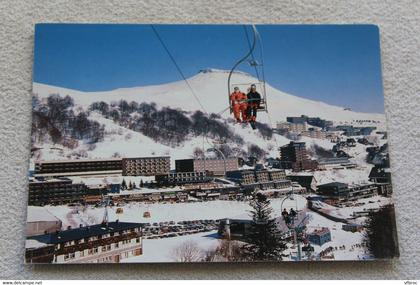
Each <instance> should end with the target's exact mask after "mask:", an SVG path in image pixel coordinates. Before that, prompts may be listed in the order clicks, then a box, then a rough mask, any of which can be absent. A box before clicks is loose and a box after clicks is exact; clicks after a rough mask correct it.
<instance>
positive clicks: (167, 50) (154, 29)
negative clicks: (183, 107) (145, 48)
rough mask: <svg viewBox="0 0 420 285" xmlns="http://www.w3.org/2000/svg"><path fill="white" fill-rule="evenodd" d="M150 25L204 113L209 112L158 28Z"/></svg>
mask: <svg viewBox="0 0 420 285" xmlns="http://www.w3.org/2000/svg"><path fill="white" fill-rule="evenodd" d="M150 27H151V28H152V30H153V32H154V33H155V35H156V37H157V39H158V40H159V42H160V43H161V45H162V47H163V48H164V49H165V51H166V53H167V54H168V56H169V58H170V59H171V61H172V63H173V64H174V65H175V67H176V69H177V71H178V72H179V74H180V75H181V77H182V79H184V81H185V84H186V85H187V86H188V88H189V89H190V91H191V94H192V95H193V96H194V98H195V100H196V101H197V103H198V104H199V105H200V107H201V109H203V111H204V113H206V114H207V111H206V108H204V106H203V104H202V103H201V101H200V98H198V96H197V94H196V93H195V92H194V89H193V88H192V87H191V85H190V83H189V82H188V80H187V78H186V77H185V75H184V73H183V72H182V70H181V68H180V67H179V65H178V63H177V62H176V60H175V58H174V57H173V56H172V54H171V52H170V51H169V49H168V47H167V46H166V44H165V42H164V41H163V39H162V38H161V37H160V35H159V33H158V31H157V30H156V28H155V27H154V26H153V25H150Z"/></svg>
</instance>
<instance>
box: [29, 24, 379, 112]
mask: <svg viewBox="0 0 420 285" xmlns="http://www.w3.org/2000/svg"><path fill="white" fill-rule="evenodd" d="M155 27H156V29H157V30H158V32H159V34H160V36H161V37H162V38H163V40H164V42H165V44H166V45H167V46H168V48H169V49H170V51H171V53H172V54H173V56H174V57H175V59H176V61H177V62H178V64H179V66H180V67H181V69H182V71H183V73H184V74H185V75H186V76H187V77H190V76H193V75H195V74H196V73H197V72H198V71H199V70H200V69H204V68H209V67H211V68H218V69H231V67H232V66H233V65H234V64H235V62H236V61H237V60H238V59H239V58H240V57H242V56H243V55H244V54H245V53H246V52H247V51H248V44H247V41H246V37H245V33H244V29H243V26H242V25H156V26H155ZM257 28H258V31H259V33H260V35H261V38H262V41H263V48H264V63H265V74H266V80H267V82H268V83H269V84H270V85H272V86H274V87H275V88H277V89H279V90H281V91H284V92H287V93H290V94H293V95H296V96H300V97H305V98H308V99H313V100H319V101H324V102H327V103H330V104H334V105H339V106H345V107H351V108H352V109H353V110H357V111H362V112H383V109H384V106H383V92H382V79H381V63H380V51H379V31H378V29H377V27H376V26H373V25H258V26H257ZM249 32H251V29H250V28H249ZM256 52H257V54H258V52H259V51H258V50H256ZM239 69H240V70H242V71H246V72H249V73H253V69H252V68H251V67H250V66H249V65H248V64H242V65H241V66H240V67H239ZM33 78H34V81H35V82H39V83H45V84H50V85H56V86H60V87H66V88H71V89H77V90H82V91H104V90H111V89H116V88H121V87H134V86H143V85H149V84H162V83H166V82H171V81H176V80H180V79H181V77H180V75H179V73H178V72H177V70H176V68H175V67H174V65H173V64H172V62H171V61H170V59H169V57H168V55H167V54H166V52H165V50H164V49H163V47H162V46H161V44H160V43H159V41H158V39H157V38H156V36H155V34H154V33H153V31H152V29H151V27H150V26H149V25H97V24H90V25H82V24H39V25H37V26H36V31H35V51H34V74H33Z"/></svg>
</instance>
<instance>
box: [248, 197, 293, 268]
mask: <svg viewBox="0 0 420 285" xmlns="http://www.w3.org/2000/svg"><path fill="white" fill-rule="evenodd" d="M250 205H251V207H252V208H253V210H252V211H251V215H252V222H251V226H250V228H249V230H248V231H247V232H246V233H245V236H244V239H245V240H244V241H245V242H246V245H244V247H243V250H244V255H245V256H246V258H247V259H248V260H250V261H277V260H281V259H282V257H281V256H282V252H283V250H284V249H286V245H285V243H283V242H282V241H281V239H280V232H279V230H278V229H277V225H276V223H275V219H273V218H271V213H272V212H273V209H272V208H271V206H270V201H269V200H268V199H267V197H265V196H264V195H263V194H261V193H257V194H256V195H254V197H253V199H252V200H251V202H250Z"/></svg>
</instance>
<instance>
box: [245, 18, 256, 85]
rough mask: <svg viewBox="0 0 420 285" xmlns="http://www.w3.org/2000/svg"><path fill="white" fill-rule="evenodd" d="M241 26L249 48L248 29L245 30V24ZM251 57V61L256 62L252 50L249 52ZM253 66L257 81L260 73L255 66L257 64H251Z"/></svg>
mask: <svg viewBox="0 0 420 285" xmlns="http://www.w3.org/2000/svg"><path fill="white" fill-rule="evenodd" d="M243 28H244V32H245V36H246V42H247V43H248V47H249V49H251V41H250V40H249V35H248V30H247V28H246V25H243ZM251 58H252V61H253V62H254V63H256V62H257V61H256V60H255V57H254V52H253V51H252V52H251ZM253 67H254V69H255V74H256V75H257V79H258V82H260V75H259V72H258V68H257V66H256V65H255V64H253Z"/></svg>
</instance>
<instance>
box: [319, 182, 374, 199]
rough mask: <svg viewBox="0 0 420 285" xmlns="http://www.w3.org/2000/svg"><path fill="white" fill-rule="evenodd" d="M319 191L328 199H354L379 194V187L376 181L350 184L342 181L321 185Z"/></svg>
mask: <svg viewBox="0 0 420 285" xmlns="http://www.w3.org/2000/svg"><path fill="white" fill-rule="evenodd" d="M317 193H318V194H319V195H321V196H323V198H324V199H326V200H335V201H354V200H357V199H361V198H369V197H372V196H374V195H377V194H378V187H377V186H376V185H375V184H374V183H364V184H351V185H349V184H346V183H341V182H331V183H326V184H322V185H319V186H318V189H317Z"/></svg>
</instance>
